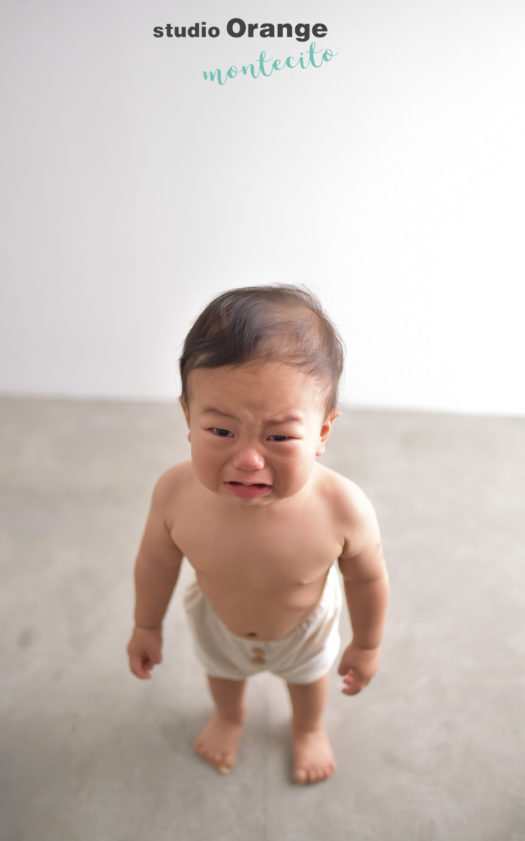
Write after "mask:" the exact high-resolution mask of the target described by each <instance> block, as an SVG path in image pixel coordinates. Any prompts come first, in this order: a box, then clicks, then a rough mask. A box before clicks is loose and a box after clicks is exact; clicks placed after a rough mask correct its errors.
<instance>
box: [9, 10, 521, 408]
mask: <svg viewBox="0 0 525 841" xmlns="http://www.w3.org/2000/svg"><path fill="white" fill-rule="evenodd" d="M245 9H248V10H249V11H244V10H245ZM239 15H241V16H242V17H244V18H245V19H246V20H250V21H256V22H259V23H262V22H264V21H273V22H279V21H283V20H290V21H291V22H294V23H295V22H298V21H307V22H310V23H314V22H317V21H322V22H324V23H326V25H327V26H328V30H329V31H328V35H327V36H326V37H325V38H324V39H323V41H322V43H321V42H319V43H320V44H321V45H322V46H323V48H324V49H326V48H331V49H333V50H335V51H336V52H337V56H336V57H335V58H334V59H333V61H331V62H330V63H326V64H324V65H323V66H322V67H321V68H319V69H317V70H313V69H307V70H301V69H296V70H293V71H292V70H284V71H281V72H280V73H275V74H274V75H272V77H271V78H260V79H257V80H253V79H249V78H244V77H238V78H236V79H232V80H230V81H229V82H228V83H227V84H226V85H224V86H223V87H220V86H218V85H217V83H211V82H206V81H204V79H203V77H202V71H203V70H205V69H215V67H217V66H219V67H222V68H223V69H226V68H227V67H228V66H230V65H231V64H237V65H240V64H243V63H244V64H246V63H249V62H251V61H255V60H256V58H257V56H258V55H259V52H260V50H261V49H262V48H264V49H266V51H267V54H268V55H271V56H273V57H275V58H285V57H286V56H288V55H294V56H298V55H299V54H300V53H301V52H305V51H306V50H307V47H308V45H304V44H300V43H299V42H297V41H296V40H294V39H291V40H287V39H282V40H281V39H274V40H269V39H266V40H262V39H258V38H253V39H248V38H246V37H245V38H242V39H238V40H234V39H232V38H230V37H228V36H227V35H226V33H225V24H226V22H227V21H228V19H229V18H231V17H235V16H239ZM196 20H201V21H206V22H207V23H208V25H212V24H216V25H218V26H219V27H220V28H221V36H220V37H219V38H217V39H210V38H207V39H186V40H185V41H183V40H175V39H168V38H163V39H155V38H153V36H152V28H153V26H155V25H160V24H165V23H167V22H171V23H173V24H180V25H182V24H188V25H191V24H192V23H194V22H195V21H196ZM524 38H525V5H524V4H523V3H522V2H521V0H499V2H496V1H495V0H494V1H492V0H432V2H431V1H430V0H399V2H396V3H392V2H389V0H366V2H365V0H349V2H346V3H341V2H339V0H325V2H320V1H319V2H316V3H313V2H299V0H296V1H295V2H276V0H265V2H264V3H263V2H251V3H250V4H244V3H241V4H239V3H238V2H233V1H232V2H229V0H228V2H220V3H219V2H212V0H201V2H199V3H198V4H197V3H195V2H191V3H190V2H176V3H173V2H172V0H169V2H168V0H165V2H164V1H163V2H161V0H153V2H148V3H142V2H138V0H128V2H126V3H124V2H117V0H104V2H102V0H91V2H90V3H86V2H80V0H50V1H49V2H48V3H46V4H42V3H38V2H35V1H34V0H33V2H25V3H15V2H14V0H9V2H8V0H4V2H3V25H2V27H1V39H2V44H1V50H2V56H3V60H4V68H5V69H4V72H3V73H2V77H1V78H2V87H3V98H4V100H5V103H4V104H3V107H2V113H3V115H4V128H3V129H2V135H3V144H4V150H5V151H4V152H3V154H2V156H1V158H2V159H1V167H2V173H1V175H2V180H3V184H4V187H3V191H2V192H3V205H4V209H3V211H2V219H1V227H2V232H3V233H4V235H6V242H5V245H4V247H3V250H2V254H3V256H2V257H1V260H2V297H3V299H4V300H3V302H2V306H1V311H0V342H1V350H2V360H3V362H2V371H1V378H0V390H2V391H4V392H8V393H33V394H61V395H82V396H91V395H93V396H107V397H119V398H120V397H133V398H135V397H137V398H166V397H172V396H174V395H176V394H177V393H178V380H177V376H176V359H177V356H178V353H179V351H180V346H181V342H182V340H183V337H184V334H185V332H186V330H187V328H188V327H189V325H190V323H191V321H192V319H193V318H194V317H195V316H196V315H197V313H198V311H199V310H200V309H201V308H202V306H203V305H204V304H205V303H206V302H207V301H208V300H209V298H210V297H211V296H212V295H213V294H215V293H217V292H219V291H222V290H223V289H226V288H229V287H231V286H234V285H246V284H251V283H261V282H272V281H286V282H295V283H302V282H305V283H307V284H308V285H310V286H311V288H312V289H313V290H314V291H316V292H317V293H318V294H319V295H320V297H321V298H322V299H323V301H324V303H325V305H326V307H327V309H328V310H329V312H330V313H331V314H332V315H333V317H334V319H335V321H336V323H337V324H338V326H339V328H340V329H341V331H342V333H343V335H344V337H345V340H346V343H347V345H348V349H349V360H348V368H347V375H346V381H345V382H346V385H345V393H344V397H345V400H346V401H350V402H351V403H353V404H354V405H359V404H361V405H370V406H389V407H418V408H423V409H438V410H454V411H468V412H478V411H479V412H494V413H515V414H525V389H524V388H523V386H522V379H523V376H522V373H521V368H522V367H523V360H524V359H525V339H524V331H523V328H522V323H523V311H524V307H523V303H524V300H523V291H522V288H523V282H524V276H525V272H524V268H525V259H524V256H523V231H524V222H525V219H524V216H525V214H524V199H523V196H524V194H525V165H524V155H523V149H524V148H525V118H524V104H523V102H524V100H523V94H524V89H525V62H524V60H523V43H524Z"/></svg>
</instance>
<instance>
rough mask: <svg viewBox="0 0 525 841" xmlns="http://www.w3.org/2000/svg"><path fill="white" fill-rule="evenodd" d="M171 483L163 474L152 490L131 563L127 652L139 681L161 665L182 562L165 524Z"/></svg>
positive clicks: (180, 554) (167, 475) (132, 669)
mask: <svg viewBox="0 0 525 841" xmlns="http://www.w3.org/2000/svg"><path fill="white" fill-rule="evenodd" d="M171 481H172V480H171V479H170V478H169V473H168V474H164V475H163V476H161V478H160V479H159V481H158V482H157V484H156V486H155V489H154V491H153V497H152V501H151V507H150V511H149V515H148V519H147V522H146V528H145V530H144V535H143V537H142V542H141V544H140V549H139V553H138V555H137V560H136V562H135V594H136V598H135V628H134V630H133V634H132V636H131V639H130V641H129V644H128V648H127V651H128V655H129V666H130V669H131V671H132V672H133V674H134V675H136V676H137V677H139V678H142V679H146V678H150V677H151V669H152V668H153V666H155V665H156V664H157V663H160V662H161V661H162V621H163V619H164V614H165V613H166V610H167V608H168V604H169V601H170V598H171V595H172V593H173V590H174V587H175V584H176V583H177V578H178V575H179V571H180V567H181V562H182V552H181V551H180V549H179V548H178V547H177V546H176V545H175V544H174V542H173V540H172V539H171V535H170V532H169V528H168V526H167V523H166V515H165V512H166V508H167V504H168V500H169V498H170V490H171V487H170V486H171Z"/></svg>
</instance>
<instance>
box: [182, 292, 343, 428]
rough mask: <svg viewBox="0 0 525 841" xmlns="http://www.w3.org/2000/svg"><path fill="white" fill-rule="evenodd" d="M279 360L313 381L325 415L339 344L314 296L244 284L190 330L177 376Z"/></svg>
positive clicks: (334, 386)
mask: <svg viewBox="0 0 525 841" xmlns="http://www.w3.org/2000/svg"><path fill="white" fill-rule="evenodd" d="M248 362H281V363H285V364H288V365H291V366H296V367H297V368H298V369H300V370H301V371H302V372H304V373H306V374H308V375H309V376H311V377H312V378H314V379H315V380H316V382H317V383H318V386H319V393H320V395H321V399H322V402H323V405H324V408H325V413H326V415H328V414H329V413H330V411H332V410H334V409H335V408H336V405H337V393H338V387H339V380H340V377H341V373H342V370H343V344H342V341H341V339H340V337H339V336H338V334H337V331H336V330H335V328H334V326H333V325H332V323H331V321H330V320H329V318H328V317H327V316H326V315H325V313H324V312H323V309H322V307H321V304H320V303H319V301H318V300H317V298H316V297H315V296H314V295H313V294H312V293H311V292H309V291H307V290H305V289H302V288H300V287H297V286H288V285H276V286H247V287H242V288H240V289H232V290H231V291H229V292H224V293H223V294H222V295H219V296H218V297H217V298H215V299H214V300H213V301H212V302H211V303H210V304H208V306H207V307H206V309H205V310H204V311H203V312H202V313H201V315H200V316H199V317H198V318H197V320H196V322H195V324H194V325H193V327H192V328H191V330H190V331H189V333H188V335H187V337H186V341H185V343H184V348H183V352H182V356H181V358H180V374H181V380H182V397H183V398H184V401H185V402H186V403H188V402H189V401H188V377H189V374H190V373H191V371H194V370H196V369H198V368H219V367H221V366H224V365H242V364H244V363H248Z"/></svg>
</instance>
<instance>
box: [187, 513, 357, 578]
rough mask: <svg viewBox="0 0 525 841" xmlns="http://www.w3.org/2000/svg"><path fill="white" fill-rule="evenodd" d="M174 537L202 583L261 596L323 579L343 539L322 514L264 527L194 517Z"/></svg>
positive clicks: (212, 517)
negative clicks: (226, 583) (225, 585)
mask: <svg viewBox="0 0 525 841" xmlns="http://www.w3.org/2000/svg"><path fill="white" fill-rule="evenodd" d="M172 536H173V539H174V541H175V542H176V543H177V545H178V547H179V549H180V550H181V551H182V552H183V554H184V555H185V556H186V558H187V559H188V561H189V562H190V564H191V565H192V566H193V567H194V569H195V571H196V572H197V575H198V576H199V578H200V579H207V580H208V581H209V582H210V583H212V582H214V581H217V582H219V581H229V582H230V586H232V585H233V587H234V589H237V588H241V589H245V588H246V589H252V588H255V589H257V590H259V592H262V591H269V590H272V591H275V590H277V589H279V590H282V588H285V589H288V588H291V589H293V588H294V587H298V588H302V587H304V586H305V585H308V584H310V583H312V582H314V581H317V580H319V578H320V577H322V576H323V575H324V574H325V573H326V571H327V570H328V569H329V567H330V565H331V564H332V563H333V561H334V560H335V559H336V558H337V557H339V555H340V554H341V551H342V548H343V545H342V539H341V536H340V535H338V534H337V533H336V530H335V529H334V528H333V526H332V525H331V523H330V522H329V520H328V519H327V518H325V517H323V516H321V515H320V514H319V513H318V512H316V513H315V514H312V515H311V516H310V517H308V518H304V517H300V518H297V519H296V518H290V519H289V520H288V521H285V522H283V521H280V520H272V519H271V518H269V519H268V520H267V521H263V522H262V523H257V522H255V521H254V520H252V521H251V522H250V521H249V520H247V521H246V522H245V523H239V522H237V523H235V522H231V521H230V522H228V521H225V520H222V521H221V518H218V517H214V516H208V517H203V518H202V519H199V518H198V517H194V518H192V520H189V519H185V520H183V521H180V522H179V523H178V524H176V525H175V526H174V529H173V532H172Z"/></svg>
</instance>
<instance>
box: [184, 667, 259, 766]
mask: <svg viewBox="0 0 525 841" xmlns="http://www.w3.org/2000/svg"><path fill="white" fill-rule="evenodd" d="M208 683H209V686H210V692H211V695H212V698H213V700H214V702H215V713H214V714H213V715H212V717H211V718H210V720H209V722H208V724H207V725H206V727H205V728H204V730H203V731H202V733H200V734H199V736H197V739H196V740H195V744H194V747H195V750H196V751H197V753H199V754H200V755H201V756H202V757H203V758H204V759H206V760H207V761H208V762H210V763H211V764H212V765H214V766H215V767H216V768H217V770H218V771H220V772H221V774H227V773H228V772H229V771H231V769H232V768H233V766H234V763H235V757H236V754H237V748H238V747H239V742H240V740H241V736H242V730H243V726H244V718H245V703H244V688H245V685H246V681H245V680H226V679H224V678H218V677H210V676H209V675H208Z"/></svg>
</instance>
